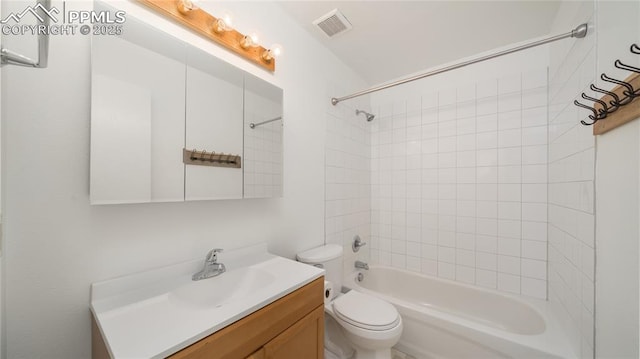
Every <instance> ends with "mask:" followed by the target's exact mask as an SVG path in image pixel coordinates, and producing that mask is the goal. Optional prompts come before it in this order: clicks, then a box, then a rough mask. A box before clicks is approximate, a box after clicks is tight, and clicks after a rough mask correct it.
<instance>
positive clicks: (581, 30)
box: [331, 23, 588, 106]
mask: <svg viewBox="0 0 640 359" xmlns="http://www.w3.org/2000/svg"><path fill="white" fill-rule="evenodd" d="M587 29H588V26H587V24H586V23H584V24H580V25H578V27H576V28H575V29H573V30H571V31H569V32H567V33H564V34H560V35H555V36H550V37H547V38H544V39H541V40H537V41H533V42H530V43H528V44H524V45H520V46H516V47H514V48H511V49H507V50H503V51H499V52H496V53H494V54H489V55H486V56H482V57H478V58H475V59H471V60H468V61H463V62H460V63H457V64H454V65H450V66H447V67H443V68H440V69H436V70H433V71H429V72H426V73H423V74H420V75H416V76H413V77H409V78H406V79H403V80H398V81H395V82H392V83H389V84H386V85H380V86H377V87H373V88H370V89H368V90H364V91H360V92H356V93H354V94H351V95H348V96H343V97H334V98H332V99H331V104H332V105H334V106H335V105H337V104H338V103H340V102H342V101H345V100H349V99H352V98H354V97H359V96H363V95H366V94H370V93H372V92H377V91H380V90H386V89H388V88H390V87H395V86H398V85H403V84H406V83H407V82H411V81H416V80H420V79H423V78H425V77H429V76H433V75H437V74H441V73H443V72H447V71H451V70H455V69H459V68H461V67H465V66H468V65H471V64H475V63H478V62H482V61H486V60H490V59H493V58H496V57H500V56H503V55H507V54H511V53H513V52H517V51H521V50H526V49H529V48H532V47H536V46H540V45H544V44H548V43H550V42H554V41H558V40H562V39H566V38H568V37H575V38H583V37H585V36H586V35H587Z"/></svg>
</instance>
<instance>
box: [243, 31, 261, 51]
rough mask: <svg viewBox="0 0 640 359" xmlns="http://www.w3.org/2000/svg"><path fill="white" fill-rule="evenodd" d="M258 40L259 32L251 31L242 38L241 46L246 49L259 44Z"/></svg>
mask: <svg viewBox="0 0 640 359" xmlns="http://www.w3.org/2000/svg"><path fill="white" fill-rule="evenodd" d="M258 42H259V41H258V32H257V31H249V33H248V34H247V35H244V36H243V37H242V39H240V47H242V48H243V49H245V50H246V49H248V48H250V47H256V46H258Z"/></svg>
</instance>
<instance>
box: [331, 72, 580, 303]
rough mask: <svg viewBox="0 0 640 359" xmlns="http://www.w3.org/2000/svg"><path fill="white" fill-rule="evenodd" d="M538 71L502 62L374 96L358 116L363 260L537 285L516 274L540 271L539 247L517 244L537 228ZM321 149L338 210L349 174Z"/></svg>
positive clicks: (541, 172) (541, 111)
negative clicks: (506, 69) (464, 76)
mask: <svg viewBox="0 0 640 359" xmlns="http://www.w3.org/2000/svg"><path fill="white" fill-rule="evenodd" d="M546 73H547V71H546V68H540V69H538V70H536V71H531V72H528V73H527V74H526V75H525V74H520V73H513V74H510V75H506V76H504V77H502V78H500V79H489V80H487V81H482V82H478V83H470V84H467V85H463V86H459V87H458V88H457V89H441V90H439V91H438V92H437V93H435V94H434V93H432V92H429V91H425V93H427V94H425V95H422V96H421V98H420V99H418V97H417V96H414V95H408V96H406V98H404V99H400V100H398V101H394V102H393V104H392V105H390V106H389V105H385V106H387V108H386V109H382V110H381V111H382V113H383V114H388V116H387V117H386V118H384V116H380V117H381V119H379V121H376V123H375V124H372V125H373V126H369V127H367V128H368V129H369V130H370V133H369V138H370V140H369V143H370V151H364V152H368V155H369V156H370V157H369V158H370V160H369V169H368V170H369V171H370V176H369V177H370V178H369V184H368V186H370V187H369V193H370V201H369V204H370V207H371V212H370V217H369V218H370V221H371V224H370V227H371V230H370V232H371V235H372V236H374V238H375V239H374V238H371V247H370V249H371V254H370V256H371V257H370V258H371V260H372V261H373V260H375V261H379V263H383V264H388V265H393V266H397V267H400V268H406V269H409V270H412V271H416V272H422V273H426V274H430V275H437V276H439V277H442V278H447V279H452V280H457V281H461V282H465V283H470V284H475V285H478V286H482V287H487V288H497V289H499V290H503V291H508V292H513V293H521V292H522V293H525V295H530V296H534V297H540V296H541V295H546V292H544V293H542V292H541V291H540V290H539V289H537V287H535V286H536V285H537V284H539V283H537V282H525V281H524V280H523V279H521V277H526V278H528V279H532V280H541V281H542V282H544V283H546V277H545V276H544V273H545V272H544V271H543V270H541V267H540V264H541V263H545V264H546V259H541V258H540V256H541V254H540V253H539V252H538V247H536V245H535V244H531V245H527V246H526V247H525V246H524V244H523V241H524V240H527V241H530V242H537V243H540V244H542V245H546V238H547V235H546V231H547V229H546V228H547V227H546V222H547V219H546V216H547V210H546V203H547V200H546V199H547V193H546V192H547V189H548V187H547V170H546V167H547V166H546V164H547V157H548V156H547V148H546V141H547V140H546V139H547V133H546V132H547V104H546V96H541V94H546ZM523 86H526V89H527V91H523V90H522V88H523ZM332 123H333V126H339V125H338V124H339V123H340V122H339V121H334V122H332ZM359 128H361V127H359ZM340 130H341V131H342V130H344V129H342V128H340ZM336 132H337V133H340V131H336ZM331 143H332V146H333V145H334V144H338V143H340V141H338V142H335V143H334V142H331ZM340 144H341V145H348V143H345V142H342V143H340ZM351 148H353V147H351ZM331 149H333V147H331ZM329 157H331V158H332V159H333V160H335V161H337V162H339V163H341V165H335V166H333V167H335V169H334V168H328V169H327V174H326V178H327V182H328V183H327V193H328V196H329V197H330V198H332V202H331V201H328V202H327V208H326V212H327V215H328V216H331V215H334V214H336V215H338V214H341V215H342V214H345V215H346V214H347V213H349V208H351V207H352V206H353V205H354V204H353V203H351V202H344V203H343V202H342V201H343V197H344V196H349V195H350V191H351V190H353V186H354V185H355V183H354V184H348V185H349V186H351V187H344V186H342V183H341V182H342V181H344V180H345V179H349V178H352V176H353V175H354V172H351V170H350V169H349V168H348V165H347V159H346V158H345V156H344V155H343V153H342V152H340V151H338V152H336V153H331V154H328V155H327V158H329ZM328 163H329V162H328ZM356 163H357V162H356ZM578 172H579V171H576V173H578ZM329 182H335V183H329ZM334 202H335V203H334ZM352 216H353V214H350V216H349V217H348V218H347V217H344V218H343V217H341V216H338V217H335V218H333V217H332V218H327V228H328V229H327V231H333V232H338V233H343V232H344V230H346V228H349V226H350V221H351V220H352ZM341 231H342V232H341ZM333 236H334V235H333V234H331V238H333ZM342 238H346V239H347V241H348V237H346V236H343V237H342ZM523 238H524V239H523ZM374 243H375V245H374ZM578 248H579V247H578ZM525 252H526V254H525ZM578 253H581V252H578ZM527 256H528V257H527ZM545 258H546V257H545ZM578 258H580V257H579V256H578ZM374 263H375V262H374ZM545 268H546V267H545Z"/></svg>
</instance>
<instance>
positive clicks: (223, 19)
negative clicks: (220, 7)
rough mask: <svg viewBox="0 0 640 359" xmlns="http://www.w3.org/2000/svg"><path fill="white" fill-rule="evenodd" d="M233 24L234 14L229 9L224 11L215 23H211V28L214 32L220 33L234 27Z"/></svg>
mask: <svg viewBox="0 0 640 359" xmlns="http://www.w3.org/2000/svg"><path fill="white" fill-rule="evenodd" d="M232 24H233V15H232V14H231V13H230V12H228V11H224V12H223V13H222V15H221V16H220V17H219V18H217V19H215V20H214V21H213V24H211V29H212V30H213V31H214V32H216V33H218V34H220V33H223V32H225V31H229V30H231V29H233V27H232Z"/></svg>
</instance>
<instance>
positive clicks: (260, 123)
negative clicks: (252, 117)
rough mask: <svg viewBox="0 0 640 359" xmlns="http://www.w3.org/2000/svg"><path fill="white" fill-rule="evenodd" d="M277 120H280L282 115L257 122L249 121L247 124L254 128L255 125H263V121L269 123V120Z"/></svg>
mask: <svg viewBox="0 0 640 359" xmlns="http://www.w3.org/2000/svg"><path fill="white" fill-rule="evenodd" d="M278 120H282V116H278V117H276V118H272V119H270V120H266V121H262V122H258V123H253V122H251V123H250V124H249V127H250V128H252V129H253V128H256V127H258V126H261V125H264V124H265V123H269V122H273V121H278Z"/></svg>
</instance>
